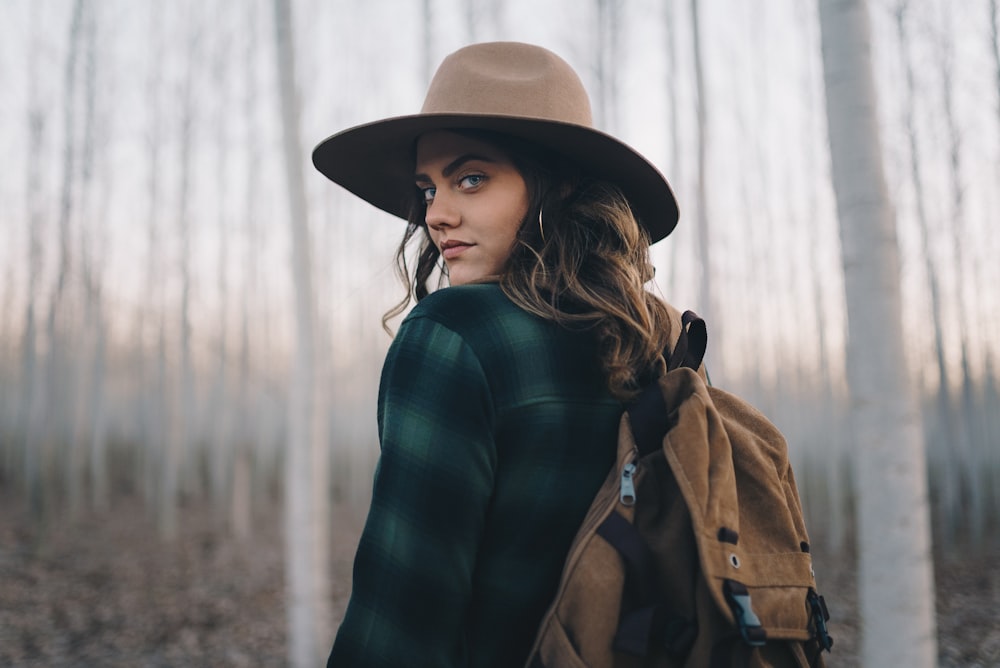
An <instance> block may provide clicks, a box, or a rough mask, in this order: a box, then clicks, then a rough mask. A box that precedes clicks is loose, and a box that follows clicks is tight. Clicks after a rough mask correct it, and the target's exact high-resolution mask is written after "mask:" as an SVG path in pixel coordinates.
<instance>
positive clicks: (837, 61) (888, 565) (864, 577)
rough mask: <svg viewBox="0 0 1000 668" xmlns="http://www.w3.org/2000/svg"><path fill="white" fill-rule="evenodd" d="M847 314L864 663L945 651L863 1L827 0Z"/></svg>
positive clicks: (822, 6) (911, 659)
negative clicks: (939, 643)
mask: <svg viewBox="0 0 1000 668" xmlns="http://www.w3.org/2000/svg"><path fill="white" fill-rule="evenodd" d="M819 10H820V11H819V16H820V31H821V35H822V48H823V70H824V83H825V88H826V109H827V122H828V130H829V138H830V157H831V162H832V168H833V185H834V191H835V194H836V201H837V212H838V216H839V218H840V229H841V245H842V253H843V264H844V275H845V291H846V300H847V315H848V338H849V343H848V350H847V378H848V385H849V388H850V394H851V415H852V423H853V427H854V432H855V448H854V453H853V457H854V473H855V480H856V483H857V494H858V498H857V502H856V511H857V523H858V566H859V573H858V595H859V607H860V612H861V618H862V627H861V629H862V630H861V632H862V642H861V665H865V666H908V667H911V666H912V667H921V666H925V667H930V666H934V665H935V663H936V659H937V656H936V654H937V652H936V640H935V622H934V587H933V572H932V561H931V536H930V522H929V517H928V515H929V512H928V499H927V479H926V462H925V455H924V443H923V434H922V433H921V428H920V416H919V410H918V406H917V403H916V398H915V396H914V394H913V392H912V390H911V387H910V382H909V376H908V373H907V369H906V359H905V356H904V353H903V347H904V343H905V342H904V337H903V325H902V313H901V300H900V272H899V249H898V247H897V241H896V229H895V221H894V214H893V210H892V205H891V203H890V201H889V194H888V190H887V187H886V182H885V174H884V170H883V165H882V156H881V148H880V146H881V144H880V140H879V131H878V107H877V96H876V92H875V82H874V76H873V74H872V64H871V28H870V24H869V16H868V8H867V5H866V3H865V2H863V0H820V3H819Z"/></svg>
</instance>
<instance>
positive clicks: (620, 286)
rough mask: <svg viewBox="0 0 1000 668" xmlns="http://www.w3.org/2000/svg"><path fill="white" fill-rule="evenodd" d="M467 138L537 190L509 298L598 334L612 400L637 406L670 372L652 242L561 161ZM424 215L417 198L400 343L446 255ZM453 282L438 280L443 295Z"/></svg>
mask: <svg viewBox="0 0 1000 668" xmlns="http://www.w3.org/2000/svg"><path fill="white" fill-rule="evenodd" d="M457 132H458V133H460V134H466V135H469V136H472V137H474V138H476V139H479V140H481V141H487V142H489V143H491V144H493V145H494V146H496V147H497V148H498V149H500V150H502V151H504V152H505V153H506V154H507V155H508V156H509V157H510V158H511V161H512V162H513V164H514V166H515V167H516V168H517V170H518V171H519V172H520V174H521V176H522V178H524V181H525V184H526V186H527V189H528V198H529V206H528V213H527V214H526V216H525V219H524V221H522V223H521V228H520V231H519V232H518V236H517V240H516V242H515V245H514V248H513V250H512V251H511V254H510V257H509V258H508V259H507V263H506V265H505V267H504V269H503V271H502V273H501V275H500V277H499V284H500V287H501V289H502V290H503V291H504V293H505V294H506V295H507V296H508V297H509V298H510V300H511V301H513V302H514V303H515V304H517V305H518V306H519V307H520V308H522V309H524V310H525V311H528V312H529V313H533V314H535V315H537V316H539V317H541V318H544V319H546V320H552V321H554V322H557V323H559V324H560V325H562V326H564V327H568V328H573V329H588V330H592V331H593V332H594V334H595V336H596V338H597V341H598V342H599V345H600V351H601V353H600V354H601V362H602V365H603V367H604V371H605V374H606V376H607V379H608V387H609V389H610V391H611V393H612V394H613V395H614V396H615V397H617V398H619V399H621V400H629V399H631V398H633V397H634V396H635V395H636V394H637V392H638V390H639V389H640V388H641V387H642V386H643V385H644V384H645V383H647V382H649V381H650V380H652V379H653V378H655V377H657V376H659V375H660V374H662V373H663V371H664V370H665V363H664V360H663V351H664V348H665V347H666V345H667V343H668V339H669V336H670V320H669V315H668V311H667V307H666V305H665V304H664V303H663V302H662V301H660V300H659V299H658V298H657V297H655V296H654V295H652V294H651V293H649V292H648V291H647V290H646V289H645V284H646V283H648V282H649V281H651V280H652V278H653V265H652V262H651V261H650V258H649V237H648V235H647V234H646V232H645V230H644V229H643V228H642V227H640V225H639V224H638V222H637V221H636V219H635V216H634V215H633V214H632V210H631V208H630V207H629V204H628V200H627V199H626V198H625V196H624V195H623V194H622V193H621V191H620V190H619V189H618V188H617V187H616V186H614V185H612V184H610V183H608V182H605V181H598V180H596V179H593V178H590V177H588V176H586V175H584V174H580V173H579V172H578V171H577V170H576V169H575V168H574V167H573V166H572V165H570V164H568V163H567V162H566V161H564V160H562V159H561V158H560V157H559V156H556V155H552V154H550V153H547V152H544V151H542V150H540V149H539V148H537V147H536V146H534V145H532V144H528V143H526V142H523V141H522V140H519V139H516V138H513V137H508V136H505V135H497V134H494V133H489V132H482V131H468V130H460V131H457ZM424 215H425V209H424V203H423V200H422V198H420V196H419V192H418V191H417V190H416V188H414V205H413V207H412V209H411V213H410V216H409V220H408V224H407V228H406V233H405V234H404V236H403V240H402V242H401V243H400V245H399V247H398V249H397V251H396V273H397V275H398V276H399V278H400V280H401V281H402V282H403V283H404V285H405V286H406V296H405V297H404V298H403V299H402V301H400V302H399V303H398V304H396V306H394V307H393V308H392V309H390V310H389V311H388V312H387V313H386V314H385V315H384V316H383V317H382V325H383V327H384V328H385V329H386V331H390V333H391V330H389V328H388V321H389V320H391V319H392V318H394V317H396V316H398V315H399V314H401V313H402V312H403V311H404V310H406V307H407V306H408V305H409V304H410V303H411V301H413V300H416V301H418V302H419V301H420V300H421V299H423V298H424V297H426V296H427V295H428V294H430V292H431V290H432V286H431V284H432V283H434V282H435V281H434V276H435V273H436V272H435V270H436V269H438V259H439V258H440V253H439V251H438V249H437V247H436V246H435V245H434V244H433V242H431V239H430V235H429V234H428V233H427V225H426V223H425V221H424ZM539 220H541V224H540V223H539ZM543 228H544V231H543ZM415 239H419V250H418V252H417V256H416V266H415V267H414V268H413V269H412V271H411V268H410V266H409V263H408V261H407V251H408V249H409V247H410V245H411V244H412V243H413V242H414V240H415ZM445 275H446V274H445V272H444V271H441V273H440V274H438V281H436V282H437V283H438V285H437V287H440V284H441V281H442V280H443V278H444V277H445Z"/></svg>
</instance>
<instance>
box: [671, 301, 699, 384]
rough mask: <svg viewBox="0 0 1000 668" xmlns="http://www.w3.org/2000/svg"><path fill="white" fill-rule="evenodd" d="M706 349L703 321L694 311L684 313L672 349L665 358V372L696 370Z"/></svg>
mask: <svg viewBox="0 0 1000 668" xmlns="http://www.w3.org/2000/svg"><path fill="white" fill-rule="evenodd" d="M707 349H708V328H707V327H706V326H705V321H704V320H702V319H701V318H700V317H698V314H697V313H695V312H694V311H684V314H683V315H682V316H681V332H680V335H679V336H678V337H677V343H676V344H674V349H673V351H672V352H671V353H670V355H669V356H668V357H667V371H673V370H674V369H679V368H680V367H682V366H686V367H688V368H689V369H694V370H695V371H697V370H698V367H700V366H701V362H702V360H704V359H705V351H706V350H707Z"/></svg>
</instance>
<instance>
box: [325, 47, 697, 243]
mask: <svg viewBox="0 0 1000 668" xmlns="http://www.w3.org/2000/svg"><path fill="white" fill-rule="evenodd" d="M460 129H473V130H476V129H478V130H487V131H492V132H496V133H498V134H506V135H509V136H511V137H517V138H520V139H523V140H526V141H529V142H532V143H535V144H537V145H539V146H541V147H543V148H545V149H547V150H551V151H553V152H555V153H558V154H561V155H563V156H564V157H566V158H568V159H569V160H571V161H572V162H573V163H574V164H575V165H577V166H578V167H579V168H580V169H581V170H582V171H584V172H585V173H588V174H590V175H591V176H593V177H595V178H598V179H602V180H607V181H609V182H611V183H614V184H616V185H617V186H618V187H619V188H620V189H621V190H622V192H623V193H624V194H625V197H626V198H627V199H628V201H629V205H630V206H631V208H632V211H633V212H634V213H635V215H636V219H637V220H638V221H639V224H640V225H641V226H642V227H643V228H644V229H645V230H646V231H647V232H648V234H649V238H650V242H651V243H655V242H656V241H659V240H660V239H662V238H664V237H665V236H667V235H668V234H670V232H671V231H672V230H673V229H674V227H675V226H676V224H677V220H678V209H677V201H676V199H675V198H674V195H673V193H672V192H671V190H670V184H669V183H667V180H666V179H665V178H664V177H663V175H662V174H661V173H660V171H659V170H658V169H657V168H656V167H655V166H654V165H653V164H652V163H651V162H649V160H647V159H646V158H645V157H644V156H643V155H642V154H640V153H639V152H638V151H636V150H635V149H633V148H631V147H630V146H629V145H628V144H626V143H625V142H623V141H622V140H620V139H618V138H616V137H614V136H612V135H609V134H606V133H604V132H602V131H601V130H598V129H597V128H596V127H594V123H593V117H592V114H591V106H590V98H589V96H588V95H587V91H586V89H585V88H584V86H583V82H582V81H580V77H579V76H578V75H577V73H576V71H574V70H573V68H572V67H570V65H569V63H567V62H566V61H565V60H563V59H562V58H560V57H559V56H558V55H556V54H555V53H553V52H551V51H549V50H548V49H545V48H543V47H540V46H535V45H532V44H523V43H520V42H486V43H479V44H472V45H469V46H466V47H463V48H461V49H459V50H458V51H455V52H454V53H452V54H451V55H449V56H447V57H446V58H445V59H444V60H443V61H442V62H441V64H440V65H439V66H438V69H437V71H436V72H435V74H434V77H433V78H432V80H431V83H430V85H429V86H428V89H427V94H426V96H425V98H424V104H423V106H422V109H421V111H420V113H417V114H409V115H405V116H395V117H392V118H385V119H382V120H377V121H373V122H369V123H364V124H361V125H357V126H354V127H350V128H347V129H346V130H342V131H340V132H337V133H336V134H333V135H331V136H330V137H327V138H326V139H325V140H323V141H322V142H320V143H319V144H318V145H317V146H316V148H315V149H314V150H313V155H312V158H313V165H315V167H316V169H317V170H319V171H320V172H321V173H322V174H323V175H324V176H326V177H327V178H329V179H330V180H331V181H333V182H334V183H337V184H339V185H341V186H343V187H344V188H346V189H347V190H349V191H350V192H351V193H353V194H354V195H356V196H358V197H360V198H361V199H363V200H365V201H366V202H368V203H369V204H372V205H373V206H375V207H378V208H379V209H382V210H383V211H386V212H388V213H391V214H392V215H394V216H397V217H399V218H402V219H404V220H406V219H408V217H409V215H410V212H411V211H412V210H413V207H414V206H417V205H418V198H417V196H416V190H415V188H414V185H413V183H414V182H413V161H414V151H415V145H416V141H417V138H419V137H420V135H422V134H424V133H426V132H430V131H434V130H460Z"/></svg>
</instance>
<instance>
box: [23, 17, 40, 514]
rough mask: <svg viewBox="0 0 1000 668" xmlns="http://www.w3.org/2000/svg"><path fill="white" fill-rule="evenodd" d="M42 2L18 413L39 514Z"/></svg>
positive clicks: (32, 87) (33, 68)
mask: <svg viewBox="0 0 1000 668" xmlns="http://www.w3.org/2000/svg"><path fill="white" fill-rule="evenodd" d="M39 13H40V10H39V5H38V3H34V4H32V5H31V19H30V20H31V29H30V32H31V37H30V43H31V45H32V47H31V49H30V50H29V52H28V53H29V56H28V58H29V60H28V68H29V74H28V123H27V130H28V164H27V170H26V175H27V188H26V191H25V192H26V209H27V216H25V220H26V221H27V224H28V229H27V239H28V258H27V260H28V292H27V296H26V299H25V314H24V334H23V335H22V339H21V353H22V357H21V361H22V366H21V382H22V383H23V386H22V389H21V393H20V394H21V405H20V407H19V410H20V415H19V416H18V423H17V427H18V433H19V435H20V438H21V439H22V440H21V445H22V467H23V475H24V491H25V500H26V502H27V505H28V511H29V512H30V513H31V515H32V516H33V517H36V518H37V517H38V516H39V515H40V514H41V509H42V488H41V484H42V481H41V470H40V465H39V456H38V419H37V415H36V410H37V401H36V395H37V394H38V391H39V389H40V386H41V382H42V378H41V374H40V373H39V371H40V370H39V365H38V354H37V348H36V344H37V340H38V331H37V330H38V327H37V324H36V322H35V319H36V316H35V308H36V305H37V302H38V283H39V277H40V274H41V269H42V266H41V265H42V241H41V237H42V229H41V228H42V225H43V215H42V202H43V194H42V144H43V138H44V134H45V105H44V104H42V103H41V100H40V99H39V93H38V69H39V68H38V64H39V62H38V61H39V59H40V55H39V52H40V49H39V48H38V46H37V42H38V32H39V31H38V26H39V23H40V19H39V17H38V15H39Z"/></svg>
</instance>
